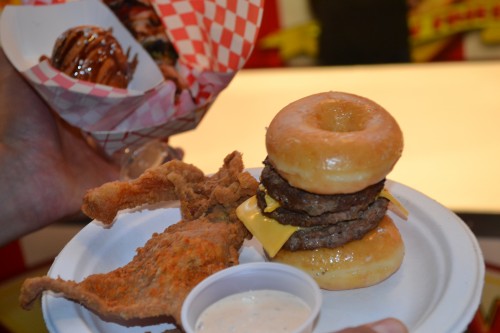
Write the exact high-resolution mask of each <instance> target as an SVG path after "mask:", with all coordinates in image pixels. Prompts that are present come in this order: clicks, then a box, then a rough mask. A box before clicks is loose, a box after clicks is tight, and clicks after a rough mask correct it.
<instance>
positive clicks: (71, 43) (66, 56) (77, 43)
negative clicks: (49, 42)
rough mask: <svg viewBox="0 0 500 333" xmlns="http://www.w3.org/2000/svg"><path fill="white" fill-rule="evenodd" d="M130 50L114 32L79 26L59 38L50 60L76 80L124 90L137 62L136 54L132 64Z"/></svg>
mask: <svg viewBox="0 0 500 333" xmlns="http://www.w3.org/2000/svg"><path fill="white" fill-rule="evenodd" d="M129 51H130V49H129V50H128V51H127V52H124V51H123V49H122V47H121V45H120V43H119V42H118V41H117V40H116V38H115V37H114V36H113V33H112V30H111V29H104V28H101V27H97V26H92V25H80V26H76V27H73V28H70V29H68V30H66V31H65V32H63V33H62V34H61V35H60V36H59V37H58V38H57V40H56V42H55V44H54V48H53V51H52V56H51V57H50V59H49V60H50V63H51V64H52V66H54V67H55V68H57V69H58V70H60V71H61V72H63V73H65V74H67V75H69V76H71V77H73V78H75V79H79V80H83V81H89V82H93V83H100V84H104V85H108V86H112V87H116V88H123V89H125V88H127V86H128V84H129V82H130V81H132V77H133V75H134V72H135V68H136V67H137V61H138V60H137V55H136V56H134V57H133V58H132V60H130V61H129ZM46 58H47V57H46V56H42V58H41V59H42V60H43V59H46Z"/></svg>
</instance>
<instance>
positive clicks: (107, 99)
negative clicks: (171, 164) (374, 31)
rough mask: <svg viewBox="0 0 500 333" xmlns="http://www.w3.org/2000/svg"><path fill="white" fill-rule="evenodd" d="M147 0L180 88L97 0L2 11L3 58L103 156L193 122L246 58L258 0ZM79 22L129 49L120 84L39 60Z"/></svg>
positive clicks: (256, 24)
mask: <svg viewBox="0 0 500 333" xmlns="http://www.w3.org/2000/svg"><path fill="white" fill-rule="evenodd" d="M151 1H152V2H151V4H152V5H153V8H154V9H155V11H156V13H157V14H158V15H159V16H160V18H161V20H162V23H163V24H164V26H165V27H166V28H165V29H166V33H167V35H168V37H169V38H170V40H171V42H172V44H173V45H174V46H175V48H176V51H177V53H178V55H179V59H178V61H177V64H176V70H177V71H178V73H179V74H180V75H181V77H183V79H184V80H185V81H186V83H187V87H188V88H186V89H183V90H182V91H181V92H180V93H179V92H177V93H176V86H175V84H174V83H173V82H172V81H170V80H165V79H164V78H163V75H162V73H161V71H160V70H159V68H158V66H157V65H156V63H155V62H154V61H153V59H152V58H151V57H150V56H149V54H148V53H147V52H146V51H145V50H144V49H143V48H142V46H141V45H140V44H139V43H138V42H137V41H136V40H135V39H134V37H133V36H132V35H131V34H130V32H129V31H128V30H127V29H126V28H125V27H124V26H123V24H122V23H121V22H120V21H119V20H118V18H117V17H116V16H115V15H114V14H113V12H112V11H111V10H110V9H109V8H108V7H107V6H106V5H105V4H103V3H102V2H100V1H99V0H78V1H69V2H64V1H63V2H61V1H60V0H47V1H37V2H36V3H32V4H29V5H13V6H6V7H5V8H4V10H3V12H2V17H1V21H0V23H1V26H0V37H1V45H2V47H3V49H4V52H5V54H6V55H7V58H8V59H9V60H10V62H11V63H12V64H13V65H14V67H15V68H16V69H17V70H18V71H19V72H20V73H22V75H23V76H25V77H26V78H27V80H28V81H29V82H30V83H31V85H32V86H33V87H34V88H35V89H36V91H37V92H38V93H39V94H40V95H41V96H42V98H43V99H44V100H45V101H46V102H47V103H48V104H49V105H50V107H51V108H52V109H53V110H54V111H55V112H56V113H57V114H59V115H60V116H61V117H62V118H63V119H64V120H65V121H67V122H68V123H69V124H71V125H73V126H75V127H77V128H79V129H81V131H82V132H83V133H84V134H85V135H86V136H87V137H89V138H91V139H92V141H93V142H95V143H96V145H97V147H98V148H99V149H101V150H102V151H103V152H104V153H105V154H106V155H107V156H109V157H112V156H114V155H116V154H117V153H120V152H121V151H122V150H123V149H125V148H130V147H138V146H141V145H143V144H145V143H146V142H148V141H150V140H152V139H166V138H168V137H170V136H172V135H174V134H176V133H180V132H184V131H187V130H191V129H193V128H195V127H196V126H197V125H198V124H199V122H200V121H201V119H202V118H203V116H204V115H205V114H206V112H207V110H208V109H209V108H210V106H211V105H212V103H213V102H214V101H215V99H216V98H217V96H218V94H219V93H220V92H221V91H222V90H223V89H224V88H225V87H226V86H227V85H228V84H229V83H230V81H231V80H232V78H233V77H234V75H235V74H236V72H237V71H238V70H239V69H241V68H242V67H243V66H244V64H245V62H246V60H247V59H248V57H249V56H250V54H251V52H252V49H253V47H254V44H255V40H256V37H257V33H258V30H259V25H260V22H261V19H262V13H263V1H264V0H205V1H200V0H151ZM87 24H88V25H97V26H102V27H105V28H112V30H113V35H114V36H115V37H116V38H117V40H118V41H119V43H120V44H121V46H122V48H123V49H124V50H126V49H127V48H130V51H131V53H132V54H137V56H138V60H139V63H138V66H137V68H136V71H135V74H134V78H133V80H132V81H131V82H130V84H129V86H128V87H127V89H118V88H113V87H110V86H105V85H101V84H93V83H89V82H85V81H81V80H76V79H74V78H72V77H70V76H68V75H65V74H64V73H62V72H60V71H58V70H56V69H55V68H54V67H52V66H51V65H50V63H49V62H48V61H40V57H41V56H42V55H49V56H50V54H51V53H52V48H53V46H54V43H55V41H56V39H57V38H58V37H59V36H60V35H61V34H62V33H63V32H64V31H65V30H67V29H68V28H71V27H75V26H78V25H87Z"/></svg>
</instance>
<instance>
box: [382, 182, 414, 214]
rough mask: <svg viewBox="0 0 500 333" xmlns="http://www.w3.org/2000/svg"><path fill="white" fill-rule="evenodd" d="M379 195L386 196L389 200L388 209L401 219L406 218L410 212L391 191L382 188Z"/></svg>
mask: <svg viewBox="0 0 500 333" xmlns="http://www.w3.org/2000/svg"><path fill="white" fill-rule="evenodd" d="M379 196H381V197H383V198H386V199H387V200H389V201H390V203H391V207H390V209H391V210H392V211H393V212H394V213H395V214H396V215H397V216H399V217H400V218H402V219H403V220H408V215H409V214H410V213H409V212H408V210H407V209H406V208H405V207H404V206H403V205H402V204H401V202H399V201H398V199H396V198H395V197H394V196H393V195H392V194H391V192H389V191H388V190H387V189H385V188H384V189H382V192H380V194H379Z"/></svg>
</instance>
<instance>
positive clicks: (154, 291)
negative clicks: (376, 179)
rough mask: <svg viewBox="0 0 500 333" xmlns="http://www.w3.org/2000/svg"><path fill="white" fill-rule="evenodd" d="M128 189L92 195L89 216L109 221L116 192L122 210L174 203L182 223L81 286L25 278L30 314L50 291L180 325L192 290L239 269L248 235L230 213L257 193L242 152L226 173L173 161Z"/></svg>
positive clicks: (113, 313)
mask: <svg viewBox="0 0 500 333" xmlns="http://www.w3.org/2000/svg"><path fill="white" fill-rule="evenodd" d="M169 181H170V183H169ZM132 183H134V185H132V186H131V185H130V183H129V182H115V183H111V184H106V185H103V186H102V187H100V188H97V189H94V190H92V191H91V192H90V194H89V196H87V197H86V199H85V201H86V204H87V205H89V202H90V201H92V204H91V206H92V207H93V210H92V211H93V212H98V211H99V210H100V209H101V208H103V209H105V210H108V211H107V212H106V214H104V215H105V216H106V217H107V221H108V222H109V221H110V220H111V221H112V218H111V216H113V213H112V212H117V211H118V210H119V209H120V208H118V207H122V204H123V200H122V201H120V200H118V205H117V206H115V207H111V206H113V204H111V205H110V204H109V202H108V200H109V199H110V196H113V195H115V194H117V193H119V195H120V196H122V197H123V198H128V202H127V203H126V205H125V206H134V205H141V204H143V203H145V201H144V200H147V202H149V203H152V202H154V201H160V200H164V199H167V200H171V199H179V200H180V202H181V207H183V208H182V210H181V213H182V220H181V221H180V222H178V223H176V224H174V225H172V226H170V227H168V228H167V229H166V230H165V231H164V232H163V233H158V234H154V235H153V237H152V238H151V239H150V240H149V241H148V242H147V243H146V244H145V245H144V246H143V247H142V248H139V249H137V254H136V255H135V257H134V258H133V259H132V261H131V262H130V263H128V264H127V265H125V266H123V267H121V268H118V269H116V270H114V271H111V272H109V273H104V274H93V275H90V276H88V277H87V278H85V279H84V280H83V281H81V282H76V281H66V280H62V279H60V278H57V279H54V278H50V277H47V276H44V277H35V278H30V279H27V280H26V281H25V282H24V284H23V286H22V289H21V295H20V304H21V306H22V307H23V308H25V309H28V308H30V307H31V305H32V304H33V302H34V301H35V300H36V299H37V298H38V297H39V296H40V295H41V294H42V292H43V291H45V290H52V291H54V292H58V293H62V295H63V296H64V297H66V298H68V299H71V300H74V301H76V302H78V303H80V304H82V305H84V306H86V307H87V308H89V309H90V310H93V311H95V312H96V313H98V314H100V315H101V316H104V317H111V318H113V317H117V318H121V319H125V320H130V319H141V318H151V317H158V316H162V317H163V316H167V317H171V318H173V320H174V321H175V323H176V324H177V325H179V326H180V323H181V320H180V313H181V307H182V303H183V301H184V299H185V297H186V296H187V294H188V293H189V291H190V290H191V289H192V288H193V287H194V286H196V285H197V284H198V283H199V282H200V281H201V280H203V279H204V278H206V277H208V276H209V275H211V274H213V273H215V272H217V271H219V270H221V269H223V268H226V267H229V266H233V265H236V264H238V258H239V249H240V247H241V245H242V244H243V242H244V240H245V239H246V238H248V237H249V233H248V231H247V229H246V228H245V227H244V226H243V224H242V223H240V222H239V220H238V218H237V217H236V214H235V209H236V207H237V206H238V205H239V204H240V203H241V202H243V201H244V200H246V199H247V198H249V197H250V196H252V195H254V194H255V192H256V190H257V186H258V184H257V181H256V180H255V179H254V178H253V177H252V176H251V175H250V174H249V173H247V172H244V171H243V162H242V159H241V155H240V154H239V153H237V152H234V153H232V154H230V155H228V156H227V157H226V158H225V160H224V166H223V167H222V168H221V169H220V170H219V171H218V172H217V173H216V174H214V175H213V176H211V177H207V176H202V173H201V171H200V170H197V169H196V168H195V167H193V166H191V165H188V164H186V163H183V162H180V161H172V162H167V165H164V166H160V167H157V168H154V169H151V170H150V171H148V173H146V174H144V175H143V176H142V177H140V178H139V179H138V180H136V181H133V182H132ZM142 186H144V188H141V187H142ZM163 187H166V188H163ZM139 188H141V189H140V190H138V189H139ZM145 188H147V189H145ZM110 189H112V190H110ZM145 192H149V193H150V194H151V195H150V196H147V195H145Z"/></svg>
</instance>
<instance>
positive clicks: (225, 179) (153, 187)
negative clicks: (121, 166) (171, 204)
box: [82, 152, 255, 224]
mask: <svg viewBox="0 0 500 333" xmlns="http://www.w3.org/2000/svg"><path fill="white" fill-rule="evenodd" d="M243 169H244V166H243V161H242V158H241V154H240V153H239V152H233V153H231V154H229V155H228V156H227V157H226V158H225V159H224V165H223V166H222V167H221V168H220V169H219V171H218V172H217V173H216V174H214V175H213V176H210V177H208V176H205V175H204V173H203V172H202V171H201V170H200V169H198V168H197V167H195V166H193V165H190V164H187V163H184V162H181V161H178V160H172V161H169V162H167V163H165V164H163V165H160V166H158V167H155V168H151V169H149V170H147V171H146V172H144V173H143V174H142V175H141V176H140V177H139V178H137V179H135V180H131V181H115V182H110V183H106V184H104V185H102V186H100V187H98V188H95V189H91V190H89V191H88V192H87V193H86V195H85V197H84V199H83V205H82V211H83V212H84V213H85V214H86V215H87V216H89V217H91V218H93V219H96V220H99V221H100V222H102V223H104V224H111V223H113V220H114V219H115V217H116V215H117V214H118V212H119V211H120V210H123V209H127V208H135V207H138V206H141V205H143V204H155V203H158V202H162V201H172V200H180V204H181V215H182V218H183V219H184V220H192V219H195V218H198V217H200V216H201V215H203V214H208V213H210V212H211V210H213V209H214V207H212V206H214V205H216V204H222V205H225V206H228V205H231V204H233V206H234V203H235V202H238V201H239V198H240V197H241V196H251V195H253V194H255V179H253V177H252V176H251V175H250V174H248V173H246V172H242V171H243ZM211 207H212V208H211ZM227 208H230V207H227ZM226 210H227V211H228V212H229V211H230V209H226Z"/></svg>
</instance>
